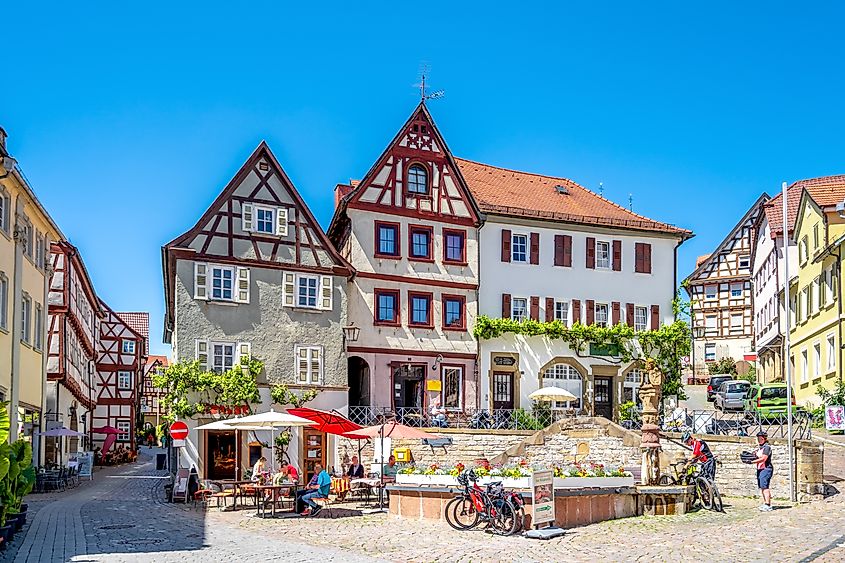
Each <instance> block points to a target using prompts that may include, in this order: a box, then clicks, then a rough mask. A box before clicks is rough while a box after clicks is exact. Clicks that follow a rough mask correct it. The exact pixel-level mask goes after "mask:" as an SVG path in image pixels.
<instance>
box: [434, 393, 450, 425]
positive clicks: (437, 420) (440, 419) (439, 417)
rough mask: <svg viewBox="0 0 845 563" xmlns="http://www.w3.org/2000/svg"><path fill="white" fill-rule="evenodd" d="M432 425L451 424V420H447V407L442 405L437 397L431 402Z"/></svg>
mask: <svg viewBox="0 0 845 563" xmlns="http://www.w3.org/2000/svg"><path fill="white" fill-rule="evenodd" d="M431 425H432V426H438V427H440V428H446V427H447V426H449V422H448V421H447V420H446V409H445V408H444V407H441V406H440V401H439V400H437V399H435V400H434V401H432V403H431Z"/></svg>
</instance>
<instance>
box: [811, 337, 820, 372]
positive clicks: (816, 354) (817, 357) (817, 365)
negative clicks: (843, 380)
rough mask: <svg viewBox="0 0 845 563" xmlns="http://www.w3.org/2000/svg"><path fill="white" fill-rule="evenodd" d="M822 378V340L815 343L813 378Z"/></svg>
mask: <svg viewBox="0 0 845 563" xmlns="http://www.w3.org/2000/svg"><path fill="white" fill-rule="evenodd" d="M821 376H822V343H821V340H816V341H815V342H813V378H814V379H815V378H818V377H821Z"/></svg>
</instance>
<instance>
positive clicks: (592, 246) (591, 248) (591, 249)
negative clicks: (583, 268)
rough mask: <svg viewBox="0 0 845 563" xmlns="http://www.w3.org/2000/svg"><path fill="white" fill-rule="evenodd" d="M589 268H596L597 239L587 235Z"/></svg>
mask: <svg viewBox="0 0 845 563" xmlns="http://www.w3.org/2000/svg"><path fill="white" fill-rule="evenodd" d="M587 268H590V269H591V270H594V269H595V268H596V239H594V238H593V237H587Z"/></svg>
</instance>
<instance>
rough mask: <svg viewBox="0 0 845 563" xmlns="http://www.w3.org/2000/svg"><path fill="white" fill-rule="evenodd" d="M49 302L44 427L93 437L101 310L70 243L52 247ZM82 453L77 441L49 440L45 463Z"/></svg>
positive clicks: (80, 262) (79, 259) (88, 279)
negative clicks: (60, 447) (91, 430)
mask: <svg viewBox="0 0 845 563" xmlns="http://www.w3.org/2000/svg"><path fill="white" fill-rule="evenodd" d="M51 252H52V256H51V262H52V263H51V265H52V270H53V271H52V275H51V277H50V293H49V299H48V314H49V322H48V331H47V351H48V352H47V393H46V401H45V402H46V412H45V427H46V429H48V430H49V429H50V428H53V427H57V426H64V427H66V428H69V429H71V430H75V431H79V432H84V433H85V434H86V435H87V434H89V432H90V429H91V415H92V413H93V410H94V405H95V402H96V401H95V399H96V395H95V390H94V377H95V371H96V370H95V362H96V359H97V339H98V337H99V333H100V322H101V320H102V319H103V315H104V314H103V310H102V308H101V306H100V301H99V299H98V298H97V295H96V294H95V292H94V286H93V284H92V283H91V278H90V277H89V276H88V271H87V270H86V269H85V264H84V263H83V261H82V257H81V256H80V254H79V250H78V249H77V248H76V247H75V246H73V245H72V244H70V243H69V242H66V241H60V242H54V243H53V244H52V246H51ZM57 444H61V445H62V450H63V452H62V456H63V458H64V459H67V455H68V454H69V453H73V452H76V451H78V448H79V440H78V439H77V438H70V439H62V440H57V439H48V440H46V444H45V445H46V456H47V459H52V460H54V461H55V460H56V459H57V454H58V452H57V450H56V446H57Z"/></svg>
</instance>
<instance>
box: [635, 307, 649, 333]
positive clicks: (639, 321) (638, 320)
mask: <svg viewBox="0 0 845 563" xmlns="http://www.w3.org/2000/svg"><path fill="white" fill-rule="evenodd" d="M640 313H642V315H640ZM633 320H634V330H635V331H637V332H640V331H643V330H648V307H641V306H638V305H634V319H633Z"/></svg>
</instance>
